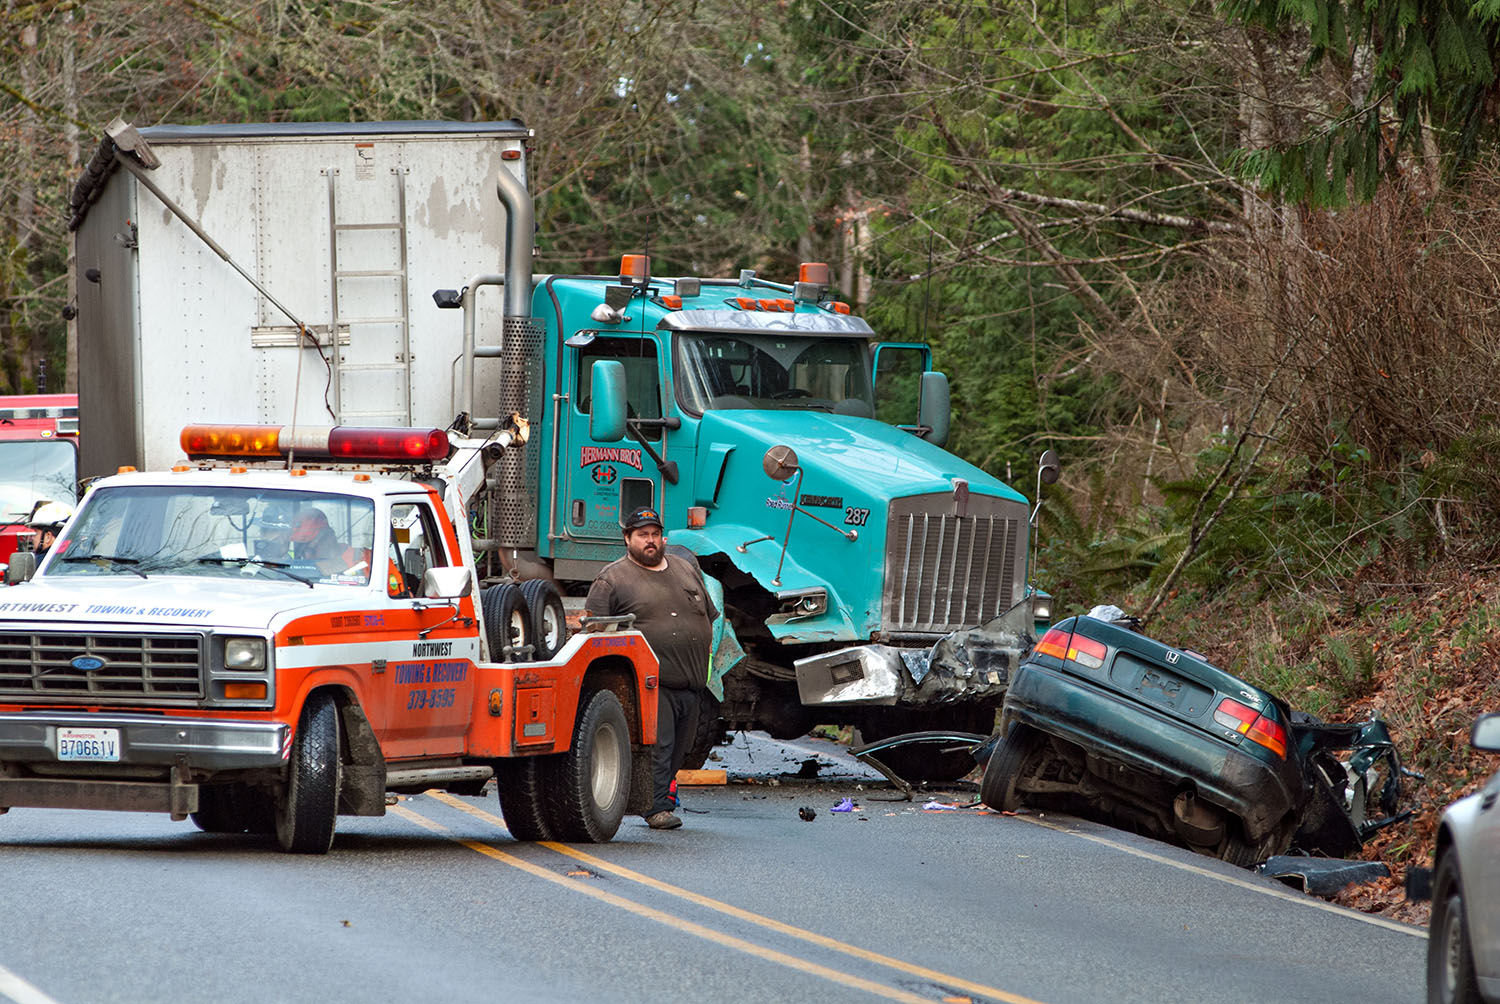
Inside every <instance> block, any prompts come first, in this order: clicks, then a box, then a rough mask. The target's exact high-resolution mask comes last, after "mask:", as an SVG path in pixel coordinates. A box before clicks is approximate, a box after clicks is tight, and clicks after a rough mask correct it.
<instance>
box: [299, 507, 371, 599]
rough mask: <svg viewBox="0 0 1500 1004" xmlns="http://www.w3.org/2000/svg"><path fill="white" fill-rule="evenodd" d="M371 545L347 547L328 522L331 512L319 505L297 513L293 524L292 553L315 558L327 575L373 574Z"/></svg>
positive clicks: (361, 577)
mask: <svg viewBox="0 0 1500 1004" xmlns="http://www.w3.org/2000/svg"><path fill="white" fill-rule="evenodd" d="M367 554H368V549H364V550H362V549H360V548H355V547H346V546H344V542H343V541H341V540H339V537H338V534H336V533H335V532H334V530H333V527H332V526H331V525H330V524H329V522H328V514H327V513H325V512H324V511H323V510H322V509H319V508H317V507H316V506H309V507H307V508H305V509H302V510H301V511H300V512H298V513H297V523H296V525H295V526H294V527H293V528H292V556H293V557H294V558H295V559H296V560H298V561H311V562H312V563H313V564H315V565H317V566H318V571H320V572H322V573H323V574H324V575H352V576H355V577H356V578H359V579H361V580H364V581H368V580H369V577H370V560H369V558H368V557H367Z"/></svg>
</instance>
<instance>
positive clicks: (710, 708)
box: [682, 691, 729, 770]
mask: <svg viewBox="0 0 1500 1004" xmlns="http://www.w3.org/2000/svg"><path fill="white" fill-rule="evenodd" d="M728 732H729V730H728V727H727V726H726V725H725V724H724V719H722V718H720V717H719V702H718V700H717V699H716V698H715V697H714V695H713V694H710V693H708V692H707V691H704V692H703V703H702V705H701V706H700V707H699V708H698V732H697V734H696V735H694V736H693V745H692V746H690V747H689V748H688V752H687V756H686V757H685V758H684V759H683V761H682V769H683V770H698V769H699V768H701V767H702V766H703V765H704V764H705V763H707V762H708V754H709V753H711V752H713V748H714V747H715V746H717V745H719V743H721V742H723V741H724V737H725V736H726V735H727V734H728Z"/></svg>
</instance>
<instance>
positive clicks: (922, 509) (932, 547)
mask: <svg viewBox="0 0 1500 1004" xmlns="http://www.w3.org/2000/svg"><path fill="white" fill-rule="evenodd" d="M956 509H957V506H956V504H955V502H954V499H953V496H952V495H949V494H946V493H945V494H942V495H915V496H910V497H908V498H901V499H895V500H894V501H892V502H891V505H890V510H889V519H888V522H887V524H886V527H887V529H886V543H885V573H886V578H885V581H886V590H885V597H884V601H883V604H882V608H883V609H882V611H881V613H882V624H883V626H884V628H885V630H886V631H887V632H896V633H909V634H924V635H926V634H932V635H936V634H946V633H948V632H949V631H957V630H958V629H960V628H968V627H975V626H976V625H979V624H983V623H984V622H985V621H988V620H990V619H991V618H993V617H996V616H998V615H999V614H1002V613H1004V612H1005V611H1006V610H1009V609H1010V607H1011V606H1012V605H1013V604H1015V603H1017V602H1018V601H1019V600H1021V598H1022V597H1023V596H1024V595H1025V589H1026V583H1025V575H1026V505H1025V503H1021V502H1011V501H1007V500H1005V499H997V498H990V497H988V496H983V495H970V496H969V498H968V500H967V502H966V504H965V506H964V509H965V512H964V514H963V515H959V514H958V513H957V512H956V511H955V510H956Z"/></svg>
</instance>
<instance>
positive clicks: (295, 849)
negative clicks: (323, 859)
mask: <svg viewBox="0 0 1500 1004" xmlns="http://www.w3.org/2000/svg"><path fill="white" fill-rule="evenodd" d="M342 768H343V763H342V762H341V760H340V756H339V709H338V705H337V704H335V703H334V702H333V698H331V697H329V696H328V695H327V694H314V695H313V696H312V697H309V698H308V699H307V704H305V705H304V706H303V708H302V717H301V719H300V720H299V721H298V722H297V738H296V739H294V740H292V755H291V763H290V764H288V765H287V779H286V785H285V787H284V788H283V789H282V792H281V797H279V798H278V799H277V800H276V839H277V840H278V841H279V842H280V843H281V849H282V850H284V851H287V852H289V853H292V854H327V853H328V849H329V848H330V847H332V846H333V829H334V824H335V823H336V821H337V819H338V808H339V784H340V782H341V781H342V779H343V775H342Z"/></svg>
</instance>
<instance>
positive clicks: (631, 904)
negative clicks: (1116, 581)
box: [0, 737, 1426, 1004]
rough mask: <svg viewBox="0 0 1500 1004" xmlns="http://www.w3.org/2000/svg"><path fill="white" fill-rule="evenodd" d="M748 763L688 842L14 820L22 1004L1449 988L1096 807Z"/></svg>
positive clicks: (693, 811)
mask: <svg viewBox="0 0 1500 1004" xmlns="http://www.w3.org/2000/svg"><path fill="white" fill-rule="evenodd" d="M720 753H721V754H722V756H723V757H724V759H723V760H722V761H721V762H720V763H718V764H710V765H709V766H722V767H725V768H726V769H727V770H728V771H729V775H730V779H731V782H732V783H730V784H729V785H726V786H720V787H706V788H692V789H688V790H686V792H685V794H684V805H685V808H686V810H687V811H686V812H685V818H686V820H687V824H686V826H684V827H683V828H682V829H680V830H676V831H671V832H656V831H652V830H650V829H648V828H647V827H646V826H645V825H644V823H643V822H642V821H641V820H640V819H639V818H637V817H627V819H626V821H625V824H624V825H623V826H622V828H621V831H620V833H619V834H618V835H617V837H616V838H615V840H614V841H613V842H612V843H609V844H604V845H562V844H537V845H528V844H518V843H516V842H514V841H513V840H511V838H510V836H509V835H508V834H507V833H506V832H505V830H504V827H503V824H502V822H501V820H500V819H499V816H498V805H497V803H496V801H495V799H494V797H493V796H490V797H488V798H474V799H469V798H457V797H453V796H448V795H440V794H435V793H429V794H427V795H421V796H416V797H412V798H403V799H402V800H401V802H400V804H399V805H398V806H396V807H394V808H393V809H392V810H391V812H390V814H389V815H387V816H386V817H385V818H382V819H341V820H340V822H339V836H338V838H337V839H336V841H335V843H334V849H333V851H332V853H330V854H329V855H328V856H326V857H292V856H288V855H283V854H281V853H280V852H279V851H277V850H276V849H275V848H274V844H272V843H267V842H261V841H258V840H255V839H252V838H246V837H227V836H211V835H208V834H203V833H199V832H198V831H197V830H196V829H194V828H193V826H192V824H191V823H173V822H172V821H171V820H169V819H167V818H165V817H157V816H145V815H131V814H107V813H85V812H66V811H47V810H15V811H13V812H11V813H9V814H8V815H5V816H0V869H3V874H4V881H3V883H0V918H3V919H0V931H3V932H4V933H3V936H0V1001H3V1000H7V999H8V1000H11V1001H15V1002H17V1004H54V1002H55V1004H85V1002H114V1001H125V1002H137V1001H139V1002H155V1001H209V1000H212V1001H222V1002H238V1001H244V1002H254V1004H263V1002H267V1001H295V1002H312V1001H318V1002H336V1001H359V1002H366V1001H443V1002H466V1001H475V1002H479V1001H483V1002H486V1004H491V1002H495V1001H611V1002H613V1001H641V1002H662V1001H678V1000H684V1001H693V1002H710V1001H807V1000H813V999H816V1000H818V1001H844V1000H850V1001H857V1000H874V999H882V998H884V999H891V1000H903V1001H949V1002H963V1001H1047V1002H1059V1004H1060V1002H1067V1001H1090V1002H1093V1001H1112V1002H1114V1001H1118V1002H1126V1001H1143V1002H1145V1001H1150V1002H1159V1001H1195V1002H1196V1001H1234V1002H1243V1001H1247V1000H1253V1001H1275V1002H1292V1001H1312V1002H1317V1004H1330V1002H1340V1001H1360V1002H1364V1004H1376V1002H1382V1001H1402V1002H1416V1001H1419V1000H1421V999H1422V997H1423V990H1422V987H1423V984H1422V971H1423V970H1422V967H1423V957H1424V952H1425V949H1426V942H1425V938H1424V932H1422V931H1420V930H1417V929H1414V928H1411V927H1407V926H1405V925H1401V924H1396V923H1393V922H1389V921H1385V920H1383V919H1380V918H1370V917H1366V916H1363V915H1361V914H1356V913H1352V912H1349V911H1346V910H1342V909H1339V908H1336V907H1332V906H1330V905H1328V904H1326V903H1324V902H1322V901H1321V900H1317V899H1314V898H1312V897H1309V896H1306V895H1303V894H1301V893H1298V892H1294V891H1291V890H1289V889H1288V888H1287V887H1285V886H1283V885H1280V884H1279V883H1276V882H1273V881H1271V880H1268V879H1263V878H1261V877H1259V876H1256V875H1254V874H1252V873H1250V872H1246V871H1243V870H1240V869H1235V868H1230V867H1227V866H1224V865H1221V864H1220V863H1219V862H1216V861H1211V860H1208V859H1206V858H1202V857H1199V856H1196V855H1192V854H1189V853H1187V852H1184V851H1178V850H1176V849H1174V848H1171V847H1168V846H1165V845H1162V844H1158V843H1154V842H1152V841H1149V840H1144V839H1142V838H1138V837H1134V836H1131V835H1128V834H1122V833H1119V832H1118V831H1114V830H1110V829H1108V828H1106V827H1101V826H1096V825H1094V824H1090V823H1085V822H1081V821H1078V820H1074V819H1071V818H1068V817H1061V816H1036V815H1029V816H1028V815H1023V816H1014V817H1012V816H1001V815H997V814H993V813H989V812H986V811H983V810H982V809H974V808H957V809H924V808H923V807H922V806H923V804H924V803H923V802H921V801H918V802H915V803H909V802H900V801H887V800H886V799H891V798H893V797H894V796H895V792H893V791H891V790H890V789H889V788H888V787H887V786H886V785H885V784H884V783H883V782H881V781H879V779H878V777H876V776H875V775H873V774H870V773H869V772H867V771H864V770H863V769H861V768H860V767H859V766H858V765H856V764H852V762H850V761H849V760H848V759H847V758H846V757H842V756H840V755H839V751H838V747H836V746H834V745H832V744H829V743H819V742H817V741H815V740H802V741H800V742H798V743H796V744H790V745H788V744H776V743H771V742H770V741H768V740H765V739H764V738H763V737H762V738H761V739H759V740H754V741H747V740H746V738H745V737H737V740H736V743H735V745H734V746H732V747H721V749H720ZM809 760H811V761H812V762H813V763H814V764H816V765H817V767H818V771H817V773H818V777H817V779H815V780H808V779H803V778H798V777H795V776H792V775H796V774H797V773H798V772H799V770H802V769H803V768H802V765H803V763H804V762H806V761H809ZM807 771H808V772H810V771H811V768H807ZM951 795H952V796H953V797H952V798H951V799H942V798H940V799H939V800H941V801H944V802H945V804H962V803H963V802H965V801H967V800H969V799H971V798H973V793H972V790H970V791H963V790H957V789H956V790H952V791H951ZM845 796H848V797H850V798H851V799H852V800H853V801H854V802H855V803H856V804H857V806H858V809H857V810H856V811H853V812H847V813H835V812H833V811H831V809H832V807H833V806H834V805H835V804H837V803H838V802H839V801H840V800H841V799H842V798H843V797H845ZM802 807H808V808H810V809H812V810H814V811H815V812H816V816H815V818H813V819H812V820H811V821H810V822H807V821H804V820H803V819H802V818H800V816H799V813H798V810H799V808H802Z"/></svg>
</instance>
